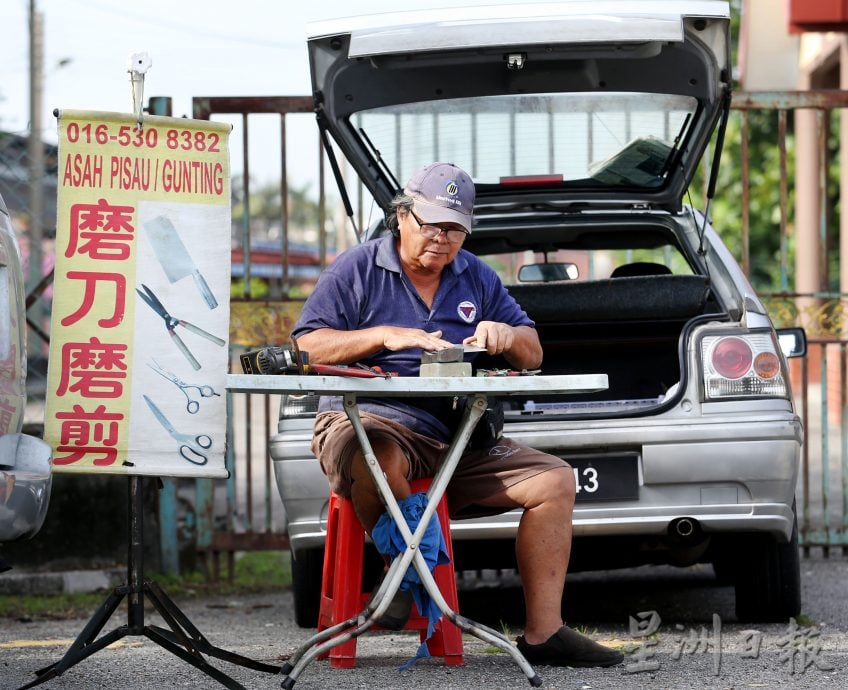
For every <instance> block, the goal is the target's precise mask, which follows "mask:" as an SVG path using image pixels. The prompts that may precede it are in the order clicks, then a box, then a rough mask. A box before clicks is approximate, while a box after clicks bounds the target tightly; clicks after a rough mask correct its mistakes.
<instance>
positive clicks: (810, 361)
mask: <svg viewBox="0 0 848 690" xmlns="http://www.w3.org/2000/svg"><path fill="white" fill-rule="evenodd" d="M846 105H848V94H846V93H844V92H841V91H826V90H822V91H809V92H794V93H741V94H737V95H736V96H735V97H734V99H733V110H734V113H733V115H732V118H733V119H734V120H736V127H735V130H733V131H735V132H736V138H735V139H731V140H730V141H728V142H727V143H726V146H725V154H724V160H725V161H731V160H735V161H736V162H737V163H738V169H739V170H741V195H740V197H739V201H741V203H740V204H739V205H738V214H737V217H736V218H735V221H736V223H735V225H734V223H733V222H729V223H728V222H725V223H724V224H720V223H716V225H717V226H719V229H720V230H721V231H722V232H723V234H724V236H725V239H726V240H728V238H729V237H732V236H734V235H735V237H736V238H737V241H738V246H737V248H736V250H737V251H736V253H737V258H738V259H739V261H740V263H741V265H742V266H743V269H744V270H745V271H746V273H748V275H754V274H755V273H756V272H757V271H758V269H760V268H761V267H760V266H758V263H757V262H758V260H760V261H761V257H759V259H758V255H757V252H756V251H752V249H755V248H752V247H751V233H752V223H753V222H754V221H756V220H757V214H760V213H763V209H762V208H757V200H758V199H761V198H762V190H760V192H759V193H758V190H757V185H758V184H762V182H758V176H757V175H756V174H754V173H755V171H757V170H758V166H761V165H762V164H763V161H758V160H754V159H753V158H755V157H756V156H757V153H758V151H755V150H754V147H753V145H752V142H753V141H759V142H760V144H762V138H763V132H760V131H758V130H757V126H758V123H761V122H762V120H763V114H766V115H767V118H768V119H769V120H770V122H771V132H770V134H771V135H773V136H772V139H771V140H770V147H771V149H770V150H771V151H772V153H771V154H770V155H771V158H770V159H769V160H770V165H772V166H775V165H776V166H777V173H778V175H777V178H778V180H779V184H777V185H776V189H775V188H772V189H771V190H770V194H771V196H772V197H773V199H774V208H775V209H777V213H776V214H775V213H773V212H772V210H771V209H768V211H769V213H770V215H772V216H773V218H772V222H773V225H774V226H775V231H776V232H777V233H778V234H779V251H778V252H777V256H776V257H775V258H776V264H777V267H776V271H777V274H778V276H779V277H778V279H777V281H776V282H777V285H778V289H777V290H772V291H764V290H762V289H761V290H760V294H761V295H762V296H763V297H764V299H765V300H766V302H767V304H768V306H769V309H770V312H771V314H772V318H773V319H774V321H775V322H776V323H777V324H778V325H781V326H788V325H800V326H803V327H804V328H806V330H807V333H808V337H809V354H808V357H807V358H806V359H805V360H803V361H798V360H796V361H793V362H792V365H793V370H792V378H793V385H794V389H795V395H796V401H797V404H798V409H799V413H800V415H801V416H802V418H803V421H804V427H805V430H806V443H805V446H804V451H803V465H802V470H801V476H800V479H799V485H798V490H797V501H798V508H799V518H800V525H799V528H800V539H801V543H802V545H803V546H804V548H805V549H806V550H807V551H808V550H809V549H810V548H811V547H822V548H824V549H825V550H828V549H830V548H831V547H836V546H838V547H842V548H843V550H846V551H848V400H847V399H846V386H845V379H846V376H848V369H846V367H848V338H846V334H845V329H844V327H843V326H844V323H843V322H844V313H845V311H844V310H845V299H846V297H848V294H845V293H842V292H840V291H838V290H836V291H831V290H828V289H827V285H828V284H829V278H830V275H829V271H832V270H834V269H833V268H832V267H831V262H830V261H829V258H830V253H832V250H831V249H829V248H830V246H831V244H832V242H831V238H832V236H833V225H834V223H833V220H832V218H831V217H830V215H831V214H830V213H829V210H830V208H831V204H830V203H829V191H828V190H829V188H831V187H832V186H833V185H834V184H835V183H836V184H838V180H836V181H835V180H833V179H831V178H832V177H833V174H832V172H831V170H830V161H831V159H832V155H831V146H830V145H829V137H828V134H829V132H830V130H831V124H832V119H833V118H832V117H831V114H832V113H834V112H839V109H841V108H844V107H845V106H846ZM311 108H312V103H311V99H310V98H309V97H289V98H197V99H195V100H194V116H195V117H198V118H209V117H218V116H221V115H235V116H237V117H238V118H240V123H241V136H242V153H243V159H244V173H243V175H242V177H241V180H242V185H243V187H242V189H243V192H242V194H243V199H246V200H247V201H248V203H247V204H245V205H244V210H243V214H242V215H241V219H240V220H241V227H242V229H243V233H242V237H241V246H242V251H241V257H242V260H243V262H244V266H243V268H242V269H241V274H242V275H243V276H248V277H249V276H250V275H251V271H252V269H253V268H254V267H253V266H252V264H251V233H250V232H249V230H250V228H251V227H252V225H253V223H252V219H251V208H250V205H249V201H250V179H249V170H250V164H249V142H250V130H249V126H250V123H251V118H253V117H255V116H257V115H259V114H268V113H273V114H275V115H276V116H277V117H278V118H279V126H280V136H281V138H280V149H279V150H280V180H281V182H280V194H281V198H282V203H281V204H280V211H281V217H280V227H281V229H282V232H281V233H280V235H279V242H280V244H279V258H280V262H281V264H280V267H279V269H280V275H281V280H282V290H281V291H280V294H279V295H278V299H276V300H271V301H268V300H262V299H258V300H257V298H256V297H255V296H253V295H251V294H250V283H249V279H247V280H245V281H244V282H245V285H246V286H247V289H246V291H245V292H244V294H243V297H242V298H240V299H238V300H236V301H235V302H234V305H235V306H234V309H244V308H245V306H244V305H250V306H249V307H248V308H249V309H250V310H251V311H253V310H256V311H257V312H261V313H263V314H264V318H263V319H262V322H263V323H265V324H271V323H273V324H276V326H275V330H274V331H273V332H272V334H269V333H267V332H265V333H263V332H259V333H256V332H255V331H254V335H255V337H257V338H259V340H257V341H256V342H251V340H250V338H249V337H244V338H242V339H241V340H240V342H239V345H240V346H243V347H251V346H255V345H263V344H267V343H269V342H278V343H279V342H286V341H287V340H288V336H289V333H288V331H287V328H286V324H288V325H289V327H290V325H291V323H292V322H293V319H294V318H296V312H297V310H298V309H299V302H298V301H297V300H296V299H292V295H291V294H290V291H289V288H290V287H291V281H290V273H289V272H290V270H291V268H292V264H291V258H292V251H291V246H290V241H289V239H290V238H289V233H288V230H289V218H288V217H287V213H288V208H287V204H286V198H287V193H288V188H287V181H286V178H287V175H286V171H287V170H288V169H289V168H290V162H289V161H288V160H287V157H288V156H289V152H290V145H287V142H286V136H287V123H288V122H290V120H291V118H292V116H298V115H303V114H305V113H311ZM800 110H804V111H809V112H812V113H815V115H814V117H815V123H816V131H815V134H814V141H815V142H817V143H816V151H815V154H816V157H817V159H818V163H819V174H818V179H817V182H816V184H817V187H818V190H819V192H820V197H819V207H820V218H819V223H818V226H817V227H816V228H814V229H813V232H814V233H815V234H816V236H817V239H818V243H819V246H820V254H819V257H818V259H817V260H818V261H819V262H820V263H821V266H822V271H823V275H822V287H821V289H816V290H813V291H807V292H801V291H791V290H790V289H789V286H790V285H791V284H792V281H791V280H790V276H792V275H793V273H794V272H793V269H792V263H791V253H792V252H791V251H790V245H791V243H792V242H793V241H795V242H796V243H797V242H798V241H799V234H800V233H801V232H810V231H811V230H810V229H809V228H806V229H805V228H801V229H800V230H799V229H798V228H795V230H794V232H793V226H794V216H793V214H792V209H793V208H794V207H795V205H796V203H797V201H796V190H795V184H794V179H793V176H792V174H791V171H792V170H793V168H795V167H796V166H797V165H798V161H797V160H795V159H793V155H795V156H797V155H798V151H797V148H796V146H795V144H796V142H797V140H798V137H797V135H796V131H795V128H794V127H793V125H795V124H797V123H796V121H797V119H798V118H797V117H796V115H797V113H798V111H800ZM757 114H759V118H758V117H757ZM775 120H776V126H775ZM312 127H313V134H312V135H311V136H313V137H314V141H315V153H316V154H317V157H318V160H317V163H316V169H317V171H318V179H319V188H318V199H317V202H318V204H317V209H318V210H317V213H316V217H315V223H316V226H317V230H318V232H317V237H316V241H315V246H314V257H315V260H316V262H317V264H318V265H319V266H323V265H324V264H325V262H326V260H327V254H328V246H329V245H328V234H329V232H328V227H327V220H328V218H330V217H331V216H332V214H333V212H332V209H331V208H329V207H328V200H327V196H326V195H325V186H324V172H325V171H324V164H323V151H322V146H321V142H320V140H319V138H318V134H317V127H315V126H314V124H313V125H312ZM759 151H761V148H760V149H759ZM706 159H709V156H705V160H706ZM299 164H302V161H300V162H299ZM728 167H729V166H728V165H727V163H725V168H728ZM359 190H360V191H359V194H358V195H357V198H356V199H355V202H356V209H357V212H358V221H359V222H358V224H359V227H362V215H363V195H362V190H361V187H359ZM721 194H722V190H721V189H719V191H718V193H717V197H720V196H721ZM731 197H733V192H732V190H731ZM695 201H696V203H697V200H695ZM775 216H776V217H775ZM729 244H731V246H733V244H734V243H733V242H729ZM775 258H773V259H772V261H775ZM772 272H774V269H772ZM269 313H274V314H276V315H277V317H278V318H270V316H269ZM280 314H285V315H287V318H282V319H280V318H279V315H280ZM263 338H264V339H263ZM256 397H264V396H238V395H236V396H233V399H232V401H231V403H232V405H233V408H234V409H239V408H243V409H244V415H243V418H244V422H243V423H241V422H240V423H238V424H236V426H235V428H234V429H233V444H232V448H233V450H234V458H233V459H234V464H233V466H232V477H231V479H230V480H229V481H228V482H227V488H226V494H227V506H228V512H227V514H226V518H225V519H224V520H219V521H218V524H219V525H220V526H221V527H220V528H219V529H214V530H213V529H212V525H213V523H214V520H213V519H212V518H211V517H210V518H208V519H205V522H204V526H203V529H198V548H199V549H201V550H205V549H209V548H210V546H211V549H212V550H213V551H214V550H216V549H217V550H227V551H228V552H230V551H231V550H242V549H245V548H252V547H255V546H264V545H266V544H280V543H282V541H274V540H271V541H263V539H260V538H259V535H262V534H269V535H274V537H275V538H276V536H282V534H281V533H280V532H278V531H277V528H276V527H275V526H274V525H273V524H272V522H269V520H268V516H269V515H270V514H271V513H270V508H271V507H272V506H274V505H275V502H276V501H278V500H279V499H278V498H277V497H276V487H275V486H272V485H271V482H270V481H269V482H268V484H266V486H265V488H266V492H265V493H264V494H263V495H261V496H258V497H257V496H256V495H253V494H251V492H250V488H249V487H250V486H251V482H250V476H251V472H252V471H255V470H252V469H251V468H256V467H259V466H262V463H263V462H264V463H266V464H265V467H266V468H267V462H268V457H269V454H268V447H267V441H268V439H269V438H270V436H271V435H272V433H273V430H274V428H275V416H276V412H277V409H276V404H273V403H271V402H270V401H269V400H268V399H267V398H266V399H264V400H261V401H256V400H250V399H249V398H256ZM274 402H276V401H274ZM269 407H270V408H271V409H269ZM269 473H270V470H268V469H266V477H270V474H269ZM245 474H246V475H247V477H246V481H244V482H243V481H242V477H244V475H245ZM243 485H246V486H247V487H248V488H247V491H246V493H245V494H244V495H241V494H239V492H238V487H239V486H243ZM269 488H270V492H271V493H272V494H273V495H272V496H270V497H269V496H268V492H267V490H268V489H269ZM257 499H261V500H262V501H264V502H265V505H266V506H267V507H268V509H267V510H266V511H265V512H264V513H263V515H264V516H265V520H264V522H263V523H262V524H261V526H260V525H259V524H258V523H257V522H256V521H255V520H254V518H253V516H254V513H253V512H252V509H251V507H250V505H251V501H256V500H257ZM242 505H244V508H243V509H239V508H238V506H242ZM243 511H244V512H243ZM238 516H242V517H244V524H245V526H246V527H247V529H244V530H243V531H242V530H240V529H239V528H238V526H237V525H236V523H237V519H235V518H237V517H238ZM199 527H200V522H199Z"/></svg>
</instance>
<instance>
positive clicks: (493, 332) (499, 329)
mask: <svg viewBox="0 0 848 690" xmlns="http://www.w3.org/2000/svg"><path fill="white" fill-rule="evenodd" d="M514 342H515V329H513V327H512V326H508V325H507V324H505V323H498V322H497V321H481V322H480V323H478V324H477V330H475V331H474V335H472V336H470V337H468V338H466V339H465V340H463V341H462V344H463V345H476V346H477V347H483V348H485V349H486V352H488V353H489V354H490V355H500V354H503V353H504V352H509V351H510V350H511V349H512V345H513V343H514Z"/></svg>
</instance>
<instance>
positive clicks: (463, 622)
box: [282, 393, 542, 688]
mask: <svg viewBox="0 0 848 690" xmlns="http://www.w3.org/2000/svg"><path fill="white" fill-rule="evenodd" d="M344 409H345V412H346V413H347V416H348V418H349V419H350V422H351V424H352V425H353V429H354V432H355V433H356V437H357V440H358V441H359V444H360V447H361V448H362V450H363V455H364V457H365V463H366V465H367V466H368V469H369V471H370V472H371V476H372V477H373V479H374V482H375V484H376V485H377V490H378V491H379V493H380V496H381V497H382V498H383V502H384V503H385V505H386V510H387V511H388V513H389V515H390V516H391V518H392V520H394V522H395V524H396V525H397V526H398V529H399V531H400V533H401V535H402V536H403V539H404V541H405V542H406V545H407V546H406V550H405V551H404V552H403V553H401V554H398V555H397V556H396V557H395V559H394V561H393V562H392V564H391V566H390V567H389V570H388V572H387V573H386V576H385V577H384V578H383V582H382V583H381V585H380V587H379V588H378V589H377V592H376V593H375V594H374V597H373V599H372V600H371V602H370V603H369V604H368V606H366V608H365V609H364V610H363V611H362V612H361V613H359V614H358V615H356V616H354V617H352V618H349V619H348V620H346V621H342V622H341V623H338V624H337V625H334V626H333V627H331V628H327V629H326V630H322V631H321V632H319V633H317V634H316V635H313V636H312V637H311V638H309V640H307V641H306V642H305V643H304V644H303V645H301V646H300V647H299V648H298V649H297V650H296V651H295V652H294V654H292V655H291V657H290V658H289V660H288V662H287V663H286V664H285V665H284V666H283V668H282V673H283V674H284V675H286V678H285V680H284V681H283V683H282V687H283V688H292V687H293V686H294V684H295V682H296V681H297V679H298V677H299V676H300V674H301V673H302V672H303V670H304V669H305V668H306V666H307V665H308V664H309V663H310V662H311V661H312V660H313V659H315V658H316V657H319V656H321V655H322V654H324V653H325V652H328V651H329V650H331V649H332V648H333V647H336V646H338V645H340V644H343V643H344V642H347V641H348V640H350V639H352V638H354V637H357V636H359V635H361V634H362V633H363V632H365V631H366V630H368V628H370V627H371V626H372V625H374V622H375V621H376V620H377V619H379V618H380V616H382V615H383V613H385V611H386V609H387V608H388V607H389V604H390V603H391V601H392V598H393V597H394V595H395V593H396V592H397V591H398V589H399V588H400V584H401V581H402V580H403V576H404V574H405V573H406V570H407V568H408V567H409V566H410V564H411V565H412V566H413V567H414V568H415V570H416V571H417V572H418V575H419V577H420V579H421V583H422V585H423V586H424V588H425V589H426V590H427V593H428V594H429V595H430V597H431V598H432V599H433V602H434V603H435V604H436V606H438V608H439V610H441V612H442V613H443V614H444V616H445V617H446V618H447V619H448V620H449V621H451V622H452V623H453V624H455V625H456V626H457V627H459V628H460V630H462V631H463V632H467V633H469V634H471V635H474V636H475V637H477V638H478V639H480V640H483V641H484V642H487V643H489V644H492V645H494V646H496V647H498V648H500V649H502V650H503V651H505V652H506V653H507V654H509V655H510V656H511V657H512V659H513V660H514V661H515V663H516V664H518V666H519V668H520V669H521V671H522V672H523V673H524V675H525V676H527V679H528V681H529V682H530V684H531V685H532V686H533V687H538V686H540V685H541V684H542V680H541V678H539V676H538V675H537V674H536V672H535V671H534V670H533V667H532V666H530V664H529V663H528V662H527V660H526V659H525V658H524V655H522V654H521V652H519V651H518V648H517V647H516V646H515V645H513V644H512V643H511V642H510V641H509V640H508V639H507V638H506V637H505V636H504V635H503V634H502V633H500V632H498V631H496V630H493V629H492V628H489V627H487V626H485V625H482V624H480V623H475V622H474V621H472V620H470V619H468V618H466V617H465V616H461V615H459V614H458V613H457V612H456V611H454V610H453V609H451V608H450V606H448V604H447V602H446V601H445V599H444V597H443V596H442V593H441V591H440V590H439V587H438V585H437V584H436V581H435V579H434V578H433V574H432V573H431V572H430V569H429V567H428V566H427V562H426V561H425V560H424V556H423V555H422V554H421V552H420V550H419V549H418V545H419V544H420V542H421V539H422V538H423V536H424V532H425V531H426V529H427V525H428V524H429V523H430V519H431V518H432V517H433V514H434V513H435V511H436V508H437V507H438V504H439V501H440V500H441V498H442V496H443V495H444V493H445V491H446V490H447V486H448V483H449V482H450V480H451V477H453V473H454V471H455V470H456V466H457V464H458V463H459V460H460V458H461V457H462V453H463V451H464V450H465V446H466V445H467V444H468V440H469V439H470V438H471V433H472V432H473V431H474V427H475V426H476V424H477V422H478V421H479V420H480V418H481V417H482V416H483V413H484V412H485V410H486V395H485V394H483V393H476V394H474V395H473V396H472V401H471V403H470V404H469V405H468V406H467V407H466V409H465V412H464V413H463V417H462V422H461V423H460V425H459V428H458V430H457V432H456V434H455V436H454V439H453V441H452V442H451V445H450V447H449V449H448V453H447V455H446V456H445V460H444V462H443V463H442V465H441V467H440V468H439V470H438V472H436V476H435V477H434V478H433V482H432V483H431V485H430V489H429V490H428V492H427V505H426V508H425V509H424V513H423V515H422V516H421V520H420V522H419V524H418V526H417V527H416V529H415V532H414V533H413V532H411V531H410V529H409V525H408V524H407V523H406V520H405V519H404V517H403V514H402V513H401V510H400V506H399V505H398V502H397V500H396V499H395V497H394V495H393V494H392V491H391V488H390V487H389V484H388V481H387V480H386V477H385V476H384V474H383V471H382V469H381V468H380V464H379V462H378V461H377V457H376V456H375V455H374V451H373V449H372V447H371V443H370V442H369V440H368V436H367V434H366V433H365V427H364V426H363V425H362V419H361V418H360V416H359V408H358V406H357V403H356V394H355V393H347V394H345V396H344Z"/></svg>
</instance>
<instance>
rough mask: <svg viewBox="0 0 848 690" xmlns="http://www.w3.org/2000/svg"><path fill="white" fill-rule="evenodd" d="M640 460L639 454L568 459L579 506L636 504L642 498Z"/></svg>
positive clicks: (582, 456) (585, 456)
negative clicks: (586, 504) (612, 502)
mask: <svg viewBox="0 0 848 690" xmlns="http://www.w3.org/2000/svg"><path fill="white" fill-rule="evenodd" d="M638 459H639V456H638V454H636V453H632V454H630V453H627V454H622V455H592V456H587V455H581V456H579V457H572V458H565V460H566V461H567V462H568V464H569V465H571V468H572V469H573V470H574V480H575V482H576V484H577V498H576V502H577V503H589V502H593V501H633V500H635V499H637V498H639V469H638Z"/></svg>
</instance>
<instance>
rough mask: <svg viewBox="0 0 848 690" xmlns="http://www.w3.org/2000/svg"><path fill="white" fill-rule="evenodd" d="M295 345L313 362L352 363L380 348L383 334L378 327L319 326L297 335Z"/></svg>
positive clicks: (381, 347)
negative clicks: (339, 327)
mask: <svg viewBox="0 0 848 690" xmlns="http://www.w3.org/2000/svg"><path fill="white" fill-rule="evenodd" d="M297 346H298V348H300V350H301V351H302V352H308V353H309V361H310V362H313V363H315V364H352V363H354V362H357V361H359V360H360V359H363V358H365V357H368V356H370V355H373V354H374V353H375V352H379V351H380V350H382V349H383V336H382V334H381V333H380V328H379V327H375V328H365V329H362V330H357V331H337V330H335V329H332V328H319V329H318V330H316V331H311V332H309V333H304V334H303V335H301V336H300V337H298V339H297Z"/></svg>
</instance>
